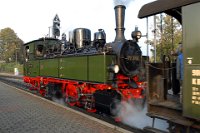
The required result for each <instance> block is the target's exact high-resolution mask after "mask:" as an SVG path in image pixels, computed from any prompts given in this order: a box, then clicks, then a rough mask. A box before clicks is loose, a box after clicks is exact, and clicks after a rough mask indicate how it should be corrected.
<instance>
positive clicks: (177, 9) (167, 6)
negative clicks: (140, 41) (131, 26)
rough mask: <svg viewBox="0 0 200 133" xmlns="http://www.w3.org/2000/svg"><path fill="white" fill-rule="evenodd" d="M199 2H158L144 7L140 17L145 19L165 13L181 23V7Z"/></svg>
mask: <svg viewBox="0 0 200 133" xmlns="http://www.w3.org/2000/svg"><path fill="white" fill-rule="evenodd" d="M197 2H200V0H157V1H154V2H151V3H148V4H146V5H144V6H143V7H142V8H141V9H140V11H139V14H138V17H139V18H144V17H148V16H152V15H155V14H158V13H162V12H164V13H166V14H168V15H171V16H173V17H175V18H176V19H177V20H178V21H179V22H180V23H181V22H182V21H181V7H182V6H186V5H190V4H193V3H197Z"/></svg>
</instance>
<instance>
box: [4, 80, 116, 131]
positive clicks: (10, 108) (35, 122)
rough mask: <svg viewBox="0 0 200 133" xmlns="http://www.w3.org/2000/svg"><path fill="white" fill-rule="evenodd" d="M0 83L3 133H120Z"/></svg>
mask: <svg viewBox="0 0 200 133" xmlns="http://www.w3.org/2000/svg"><path fill="white" fill-rule="evenodd" d="M118 132H119V131H116V130H115V129H112V128H109V127H107V126H105V125H102V124H100V123H98V122H96V121H93V120H91V119H88V118H86V117H84V116H80V115H78V114H76V113H74V112H71V111H69V110H66V109H64V108H62V107H59V106H56V105H54V104H52V103H49V102H47V101H44V100H42V99H40V98H37V97H34V96H31V95H29V94H26V93H24V92H22V91H19V90H17V89H15V88H12V87H9V86H7V85H5V84H3V83H1V82H0V133H118Z"/></svg>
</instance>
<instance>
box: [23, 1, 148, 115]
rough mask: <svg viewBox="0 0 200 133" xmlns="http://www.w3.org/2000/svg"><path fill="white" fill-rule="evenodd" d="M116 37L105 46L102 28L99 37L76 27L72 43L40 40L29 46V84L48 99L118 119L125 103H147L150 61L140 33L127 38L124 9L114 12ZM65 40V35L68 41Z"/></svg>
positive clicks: (26, 75)
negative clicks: (118, 108) (118, 110)
mask: <svg viewBox="0 0 200 133" xmlns="http://www.w3.org/2000/svg"><path fill="white" fill-rule="evenodd" d="M114 9H115V17H116V29H115V30H116V38H115V40H114V42H111V43H106V34H105V32H104V30H103V29H99V31H98V32H96V33H94V40H93V41H91V31H90V30H89V29H86V28H77V29H74V31H73V32H70V34H69V40H68V41H67V40H65V39H63V40H59V39H56V38H41V39H38V40H34V41H31V42H28V43H26V44H24V51H25V52H24V57H25V63H24V82H26V83H29V84H30V85H31V88H30V89H32V90H37V91H39V92H40V94H41V95H42V96H44V97H47V98H51V97H53V96H57V97H59V98H63V99H64V101H65V102H66V103H67V104H68V105H70V106H75V105H76V106H80V107H83V108H85V109H86V110H87V111H89V112H96V111H100V112H105V113H108V114H113V115H115V114H114V113H113V110H114V109H115V108H116V106H117V104H118V103H120V102H121V101H128V100H133V101H135V102H140V103H141V104H144V101H145V78H144V77H145V75H144V74H145V71H144V63H145V60H146V59H147V58H146V57H144V56H142V52H141V49H140V47H139V45H138V43H137V42H138V39H139V38H140V37H141V32H140V31H138V29H137V28H136V30H135V31H133V32H132V38H133V40H126V39H125V37H124V30H125V28H124V18H125V9H126V7H125V6H123V5H118V6H116V7H115V8H114ZM63 38H65V36H63Z"/></svg>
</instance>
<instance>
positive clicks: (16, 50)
mask: <svg viewBox="0 0 200 133" xmlns="http://www.w3.org/2000/svg"><path fill="white" fill-rule="evenodd" d="M17 50H19V48H15V52H16V53H15V63H16V64H17Z"/></svg>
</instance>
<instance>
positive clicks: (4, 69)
mask: <svg viewBox="0 0 200 133" xmlns="http://www.w3.org/2000/svg"><path fill="white" fill-rule="evenodd" d="M14 68H18V70H19V74H23V65H22V64H19V63H18V64H16V63H0V73H12V74H14Z"/></svg>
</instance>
